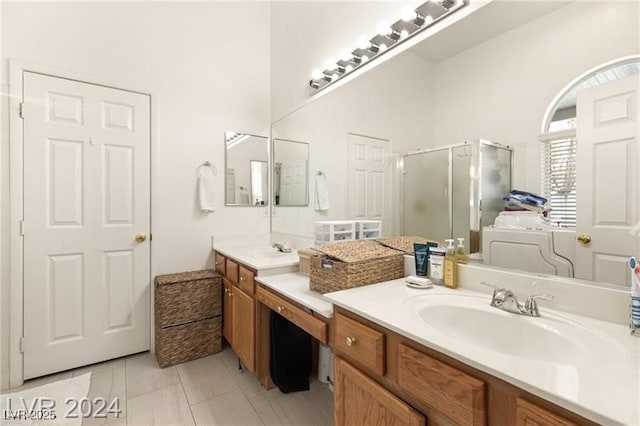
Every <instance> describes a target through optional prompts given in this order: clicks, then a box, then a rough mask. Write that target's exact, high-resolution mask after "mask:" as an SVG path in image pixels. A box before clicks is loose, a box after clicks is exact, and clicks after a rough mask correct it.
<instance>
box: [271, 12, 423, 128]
mask: <svg viewBox="0 0 640 426" xmlns="http://www.w3.org/2000/svg"><path fill="white" fill-rule="evenodd" d="M422 3H424V0H403V1H388V0H382V1H328V0H320V1H299V2H292V1H284V2H282V1H279V2H274V3H273V4H272V6H271V22H272V29H271V48H272V55H271V86H272V95H273V96H272V104H271V110H272V114H273V119H274V120H278V119H280V118H282V117H284V116H285V115H286V114H289V113H290V112H292V111H293V110H295V109H296V108H298V107H299V106H300V105H302V104H303V103H304V102H305V101H306V100H307V99H308V98H309V95H310V94H313V93H315V91H312V90H311V89H310V87H309V84H308V82H309V79H311V72H312V71H313V70H314V69H316V68H320V69H324V64H325V63H326V61H327V60H329V59H333V60H334V61H335V60H337V59H338V57H339V56H340V53H341V52H342V51H343V50H345V49H347V50H348V51H349V52H351V51H353V50H354V49H355V48H356V42H357V41H358V38H359V37H360V36H366V37H367V39H370V38H372V37H373V36H374V35H375V34H376V31H377V27H378V23H379V22H380V21H383V20H385V21H387V22H388V23H389V24H391V23H393V22H395V21H396V20H398V19H399V18H400V14H401V12H402V9H403V8H404V7H413V8H415V7H416V6H418V5H420V4H422ZM394 17H395V18H394Z"/></svg>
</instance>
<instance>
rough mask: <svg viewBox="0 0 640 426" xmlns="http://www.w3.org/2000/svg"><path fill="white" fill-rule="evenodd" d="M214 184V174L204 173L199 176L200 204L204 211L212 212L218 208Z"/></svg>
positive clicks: (201, 209)
mask: <svg viewBox="0 0 640 426" xmlns="http://www.w3.org/2000/svg"><path fill="white" fill-rule="evenodd" d="M213 184H214V182H213V175H211V174H208V173H202V174H201V175H200V176H198V204H199V205H200V211H202V212H203V213H212V212H214V211H215V210H216V204H215V195H214V191H213Z"/></svg>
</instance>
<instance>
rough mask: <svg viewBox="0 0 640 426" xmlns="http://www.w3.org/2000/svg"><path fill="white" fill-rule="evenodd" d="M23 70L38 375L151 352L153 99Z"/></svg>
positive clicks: (28, 340)
mask: <svg viewBox="0 0 640 426" xmlns="http://www.w3.org/2000/svg"><path fill="white" fill-rule="evenodd" d="M23 75H24V81H23V84H24V86H23V87H24V92H23V93H24V99H23V120H24V121H23V126H24V224H23V230H24V310H23V312H24V340H23V345H22V346H23V350H24V378H25V379H29V378H32V377H37V376H42V375H45V374H50V373H53V372H56V371H61V370H66V369H69V368H73V367H78V366H81V365H86V364H91V363H95V362H99V361H103V360H106V359H110V358H115V357H119V356H122V355H127V354H131V353H135V352H140V351H144V350H148V349H149V345H150V342H149V324H150V323H149V314H150V312H149V306H150V245H149V240H148V239H146V237H147V236H148V234H149V231H150V177H149V170H150V165H149V162H150V97H149V96H147V95H143V94H138V93H133V92H129V91H124V90H118V89H113V88H108V87H104V86H98V85H93V84H88V83H82V82H78V81H72V80H67V79H63V78H57V77H52V76H47V75H42V74H35V73H31V72H25V73H24V74H23Z"/></svg>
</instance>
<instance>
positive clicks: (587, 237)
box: [577, 234, 591, 244]
mask: <svg viewBox="0 0 640 426" xmlns="http://www.w3.org/2000/svg"><path fill="white" fill-rule="evenodd" d="M577 240H578V241H580V242H581V243H582V244H589V243H590V242H591V235H589V234H580V235H578V238H577Z"/></svg>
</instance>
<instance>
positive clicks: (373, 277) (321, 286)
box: [309, 240, 404, 293]
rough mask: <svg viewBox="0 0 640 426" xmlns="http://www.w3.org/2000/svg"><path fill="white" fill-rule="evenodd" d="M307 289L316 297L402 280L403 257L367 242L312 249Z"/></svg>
mask: <svg viewBox="0 0 640 426" xmlns="http://www.w3.org/2000/svg"><path fill="white" fill-rule="evenodd" d="M314 248H315V250H317V251H319V252H320V253H322V254H321V255H317V256H312V257H311V275H310V279H309V288H310V289H311V290H313V291H317V292H319V293H329V292H332V291H338V290H346V289H349V288H354V287H360V286H363V285H367V284H374V283H379V282H382V281H388V280H393V279H396V278H400V277H402V276H404V260H403V254H402V253H401V252H400V251H398V250H394V249H391V248H388V247H384V246H382V245H380V244H378V243H376V242H374V241H371V240H358V241H345V242H338V243H333V244H325V245H321V246H317V247H314Z"/></svg>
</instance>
